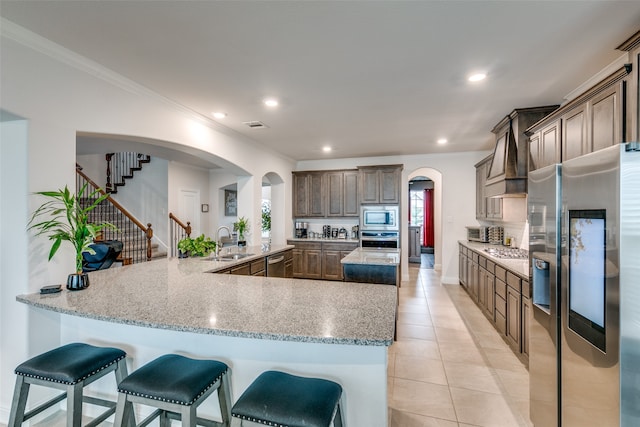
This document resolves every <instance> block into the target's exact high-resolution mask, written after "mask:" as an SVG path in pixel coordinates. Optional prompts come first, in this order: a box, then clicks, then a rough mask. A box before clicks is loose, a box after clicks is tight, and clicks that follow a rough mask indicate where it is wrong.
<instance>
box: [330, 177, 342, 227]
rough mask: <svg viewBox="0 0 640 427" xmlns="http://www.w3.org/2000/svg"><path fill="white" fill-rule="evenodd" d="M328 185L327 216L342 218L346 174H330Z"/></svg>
mask: <svg viewBox="0 0 640 427" xmlns="http://www.w3.org/2000/svg"><path fill="white" fill-rule="evenodd" d="M326 183H327V216H342V215H343V211H344V205H343V202H344V173H343V172H328V173H327V174H326Z"/></svg>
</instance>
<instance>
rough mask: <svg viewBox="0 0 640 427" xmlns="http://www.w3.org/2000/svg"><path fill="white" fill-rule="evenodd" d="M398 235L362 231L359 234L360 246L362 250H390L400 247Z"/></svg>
mask: <svg viewBox="0 0 640 427" xmlns="http://www.w3.org/2000/svg"><path fill="white" fill-rule="evenodd" d="M399 243H400V233H399V232H397V231H384V230H378V231H363V232H361V233H360V246H361V247H363V248H377V249H380V248H391V249H397V248H399V247H400V244H399Z"/></svg>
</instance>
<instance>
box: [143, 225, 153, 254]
mask: <svg viewBox="0 0 640 427" xmlns="http://www.w3.org/2000/svg"><path fill="white" fill-rule="evenodd" d="M145 236H146V238H147V261H151V238H152V237H153V229H152V228H151V223H148V224H147V231H146V232H145Z"/></svg>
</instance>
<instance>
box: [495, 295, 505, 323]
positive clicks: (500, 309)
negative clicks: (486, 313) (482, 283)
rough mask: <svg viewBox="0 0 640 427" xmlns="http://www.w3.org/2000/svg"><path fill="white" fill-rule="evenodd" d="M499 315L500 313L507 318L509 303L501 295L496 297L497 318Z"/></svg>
mask: <svg viewBox="0 0 640 427" xmlns="http://www.w3.org/2000/svg"><path fill="white" fill-rule="evenodd" d="M498 313H500V314H501V315H502V317H506V316H507V301H506V300H505V299H504V298H502V297H501V296H500V295H496V318H497V317H498Z"/></svg>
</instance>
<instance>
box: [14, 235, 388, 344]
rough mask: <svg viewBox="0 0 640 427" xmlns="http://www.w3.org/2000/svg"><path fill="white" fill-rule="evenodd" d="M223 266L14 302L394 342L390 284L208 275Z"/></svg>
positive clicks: (158, 271) (103, 273)
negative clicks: (213, 269) (215, 268)
mask: <svg viewBox="0 0 640 427" xmlns="http://www.w3.org/2000/svg"><path fill="white" fill-rule="evenodd" d="M247 249H248V250H251V247H250V248H247ZM284 249H286V248H284ZM284 249H283V248H280V250H284ZM273 251H276V252H277V251H278V248H277V247H275V248H274V249H273ZM269 253H271V252H269ZM263 256H264V254H263ZM247 259H249V258H245V259H244V260H239V261H238V262H246V261H247ZM218 263H221V262H220V261H207V260H206V259H200V258H184V259H177V258H170V259H160V260H156V261H149V262H144V263H140V264H134V265H130V266H125V267H118V268H110V269H107V270H100V271H95V272H92V273H89V277H90V280H91V286H90V287H89V288H87V289H84V290H81V291H68V290H66V289H64V290H63V291H62V292H61V293H58V294H49V295H40V294H39V293H35V294H28V295H19V296H17V297H16V299H17V300H18V301H20V302H23V303H25V304H29V305H32V306H35V307H39V308H42V309H45V310H51V311H54V312H58V313H65V314H69V315H74V316H80V317H87V318H91V319H97V320H103V321H108V322H115V323H122V324H128V325H136V326H143V327H151V328H160V329H169V330H174V331H186V332H195V333H201V334H212V335H222V336H231V337H242V338H254V339H268V340H280V341H297V342H315V343H326V344H350V345H366V346H389V345H391V343H392V342H393V331H394V324H395V310H396V302H397V301H396V299H397V296H396V289H394V288H393V287H391V286H378V285H371V284H365V283H345V282H330V281H324V280H302V279H282V278H275V277H259V276H239V275H232V274H211V273H208V272H209V271H212V265H214V266H217V264H218ZM223 264H224V266H229V265H231V263H230V262H223Z"/></svg>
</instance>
